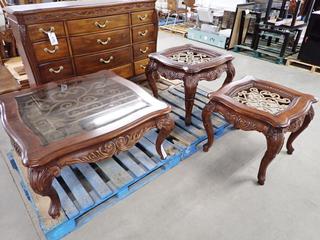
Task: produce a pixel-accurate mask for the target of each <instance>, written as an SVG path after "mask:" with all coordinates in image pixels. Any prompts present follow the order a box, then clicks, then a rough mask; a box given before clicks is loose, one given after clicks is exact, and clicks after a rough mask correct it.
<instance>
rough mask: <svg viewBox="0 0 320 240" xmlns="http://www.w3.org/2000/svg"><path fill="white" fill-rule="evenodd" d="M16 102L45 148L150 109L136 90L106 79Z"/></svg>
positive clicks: (65, 86) (38, 93)
mask: <svg viewBox="0 0 320 240" xmlns="http://www.w3.org/2000/svg"><path fill="white" fill-rule="evenodd" d="M16 100H17V103H18V106H19V113H20V116H21V118H22V119H23V121H24V122H25V124H26V125H27V126H28V127H29V128H30V129H31V130H32V131H33V132H34V133H35V134H36V135H38V136H39V137H40V139H41V142H42V144H43V145H47V144H49V143H51V142H55V141H58V140H62V139H64V138H66V137H69V136H74V135H77V134H80V133H83V132H86V131H91V130H95V129H98V128H100V127H105V126H110V124H115V123H116V122H118V120H119V119H122V118H123V117H128V116H130V115H131V114H133V113H134V112H136V111H139V110H141V109H144V108H147V107H149V104H148V103H147V102H145V101H144V100H143V99H141V98H140V97H139V96H138V95H137V94H136V93H135V92H134V91H133V90H131V89H130V88H128V87H126V86H125V85H122V84H120V83H118V82H116V81H113V80H112V79H105V78H104V77H102V78H100V79H99V78H98V79H92V81H78V82H72V83H66V84H63V85H59V86H58V87H55V88H53V89H44V90H37V91H34V92H31V93H30V94H26V95H22V96H18V97H17V98H16Z"/></svg>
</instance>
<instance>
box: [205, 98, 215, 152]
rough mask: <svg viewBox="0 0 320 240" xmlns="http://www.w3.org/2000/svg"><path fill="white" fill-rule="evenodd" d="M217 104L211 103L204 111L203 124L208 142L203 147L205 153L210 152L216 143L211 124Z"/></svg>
mask: <svg viewBox="0 0 320 240" xmlns="http://www.w3.org/2000/svg"><path fill="white" fill-rule="evenodd" d="M214 109H215V103H212V102H209V103H208V104H207V105H206V106H205V107H204V108H203V110H202V122H203V126H204V128H205V130H206V132H207V136H208V142H207V143H206V144H204V145H203V151H204V152H208V151H209V148H210V147H211V146H212V144H213V141H214V136H213V134H214V129H213V126H212V122H211V115H212V112H214Z"/></svg>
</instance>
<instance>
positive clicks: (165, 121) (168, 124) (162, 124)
mask: <svg viewBox="0 0 320 240" xmlns="http://www.w3.org/2000/svg"><path fill="white" fill-rule="evenodd" d="M156 126H157V128H158V129H159V130H160V131H159V135H158V137H157V140H156V150H157V152H158V154H159V155H160V157H161V159H165V158H166V157H167V154H166V152H165V151H164V149H163V146H162V143H163V141H164V140H165V139H166V138H167V137H168V136H169V134H170V133H171V131H172V130H173V128H174V126H175V124H174V121H173V120H172V119H171V118H170V117H169V115H168V116H167V117H166V118H161V119H159V120H157V122H156Z"/></svg>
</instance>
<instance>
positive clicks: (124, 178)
mask: <svg viewBox="0 0 320 240" xmlns="http://www.w3.org/2000/svg"><path fill="white" fill-rule="evenodd" d="M96 164H97V165H98V167H99V168H100V169H101V170H102V171H103V172H104V173H105V174H106V176H107V177H108V178H109V179H110V180H111V181H112V183H113V184H114V185H115V186H116V187H117V188H121V187H123V186H125V185H127V184H129V183H130V182H131V181H132V180H133V177H132V176H130V174H129V173H127V172H126V171H125V170H124V169H123V168H122V167H121V166H120V165H119V164H118V163H117V162H116V161H115V160H114V159H113V158H109V159H107V160H104V161H102V162H97V163H96Z"/></svg>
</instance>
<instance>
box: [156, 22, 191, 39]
mask: <svg viewBox="0 0 320 240" xmlns="http://www.w3.org/2000/svg"><path fill="white" fill-rule="evenodd" d="M159 28H160V30H163V31H167V32H172V33H176V34H181V35H182V36H184V37H186V36H187V33H188V29H189V28H190V26H189V25H187V24H185V23H179V24H169V25H164V26H160V27H159Z"/></svg>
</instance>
